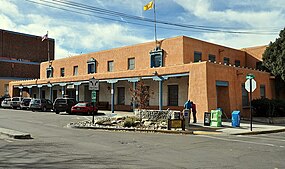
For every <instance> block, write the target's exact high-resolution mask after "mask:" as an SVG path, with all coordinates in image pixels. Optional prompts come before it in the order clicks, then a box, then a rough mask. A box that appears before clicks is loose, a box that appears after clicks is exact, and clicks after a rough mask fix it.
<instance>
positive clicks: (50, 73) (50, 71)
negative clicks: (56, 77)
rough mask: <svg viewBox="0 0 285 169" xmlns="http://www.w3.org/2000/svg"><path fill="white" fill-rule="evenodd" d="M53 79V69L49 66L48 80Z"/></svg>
mask: <svg viewBox="0 0 285 169" xmlns="http://www.w3.org/2000/svg"><path fill="white" fill-rule="evenodd" d="M51 77H53V67H51V66H49V67H48V68H47V78H51Z"/></svg>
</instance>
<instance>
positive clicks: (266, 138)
mask: <svg viewBox="0 0 285 169" xmlns="http://www.w3.org/2000/svg"><path fill="white" fill-rule="evenodd" d="M238 137H244V138H253V139H262V140H274V141H280V142H285V140H282V139H276V138H268V137H255V136H243V135H240V136H238Z"/></svg>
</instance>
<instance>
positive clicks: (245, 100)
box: [241, 84, 249, 107]
mask: <svg viewBox="0 0 285 169" xmlns="http://www.w3.org/2000/svg"><path fill="white" fill-rule="evenodd" d="M241 88H242V106H243V107H245V106H248V105H249V100H248V92H247V91H246V89H245V85H244V84H242V86H241Z"/></svg>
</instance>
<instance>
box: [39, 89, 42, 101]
mask: <svg viewBox="0 0 285 169" xmlns="http://www.w3.org/2000/svg"><path fill="white" fill-rule="evenodd" d="M41 98H42V87H39V99H41Z"/></svg>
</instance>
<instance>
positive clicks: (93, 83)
mask: <svg viewBox="0 0 285 169" xmlns="http://www.w3.org/2000/svg"><path fill="white" fill-rule="evenodd" d="M89 90H99V80H97V79H95V78H94V77H93V78H91V79H89Z"/></svg>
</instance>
